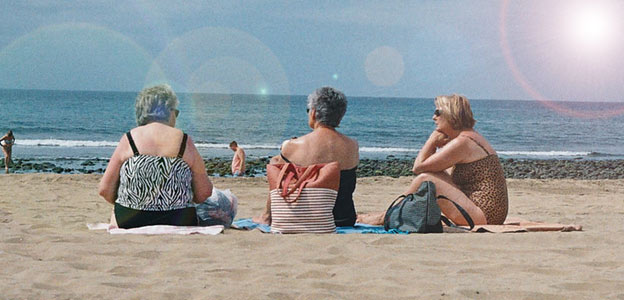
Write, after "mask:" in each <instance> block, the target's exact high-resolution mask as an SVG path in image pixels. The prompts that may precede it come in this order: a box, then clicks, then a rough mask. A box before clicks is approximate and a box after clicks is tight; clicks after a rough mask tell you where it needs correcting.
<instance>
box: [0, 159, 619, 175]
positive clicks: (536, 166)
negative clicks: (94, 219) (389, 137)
mask: <svg viewBox="0 0 624 300" xmlns="http://www.w3.org/2000/svg"><path fill="white" fill-rule="evenodd" d="M269 161H270V157H259V158H248V159H247V162H246V163H247V170H246V171H245V175H246V176H249V177H256V176H265V175H266V165H267V164H268V163H269ZM103 162H106V160H103V159H90V160H87V161H84V162H82V163H80V164H78V163H76V164H75V165H73V167H72V166H67V165H66V164H62V163H60V162H56V164H54V163H50V162H41V161H37V160H31V159H16V160H14V163H13V165H12V168H11V171H12V172H19V173H31V172H36V173H59V174H60V173H65V174H66V173H82V174H91V173H99V174H101V173H104V171H105V169H104V168H102V167H101V166H102V163H103ZM500 162H501V164H502V166H503V171H504V173H505V177H506V178H520V179H522V178H531V179H624V160H578V159H569V160H555V159H552V160H529V159H517V158H516V159H501V160H500ZM3 163H4V159H1V160H0V167H2V168H3V167H4V164H3ZM204 163H205V165H206V171H207V173H208V175H209V176H229V175H230V174H231V163H232V161H231V159H230V158H211V159H206V160H204ZM413 163H414V161H413V159H399V158H396V157H392V156H388V159H383V160H378V159H366V158H364V159H361V160H360V164H359V166H358V171H357V174H358V177H369V176H390V177H399V176H414V175H413V174H412V171H411V170H412V165H413ZM104 166H105V164H104Z"/></svg>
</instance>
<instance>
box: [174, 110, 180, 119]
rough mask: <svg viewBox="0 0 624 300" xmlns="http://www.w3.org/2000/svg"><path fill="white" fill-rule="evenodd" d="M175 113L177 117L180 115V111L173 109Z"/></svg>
mask: <svg viewBox="0 0 624 300" xmlns="http://www.w3.org/2000/svg"><path fill="white" fill-rule="evenodd" d="M173 113H174V114H175V116H176V118H177V117H178V116H179V115H180V111H179V110H177V109H173Z"/></svg>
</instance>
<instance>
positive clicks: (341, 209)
mask: <svg viewBox="0 0 624 300" xmlns="http://www.w3.org/2000/svg"><path fill="white" fill-rule="evenodd" d="M280 156H281V157H282V159H283V160H284V161H285V162H287V163H292V162H290V161H289V160H288V159H287V158H286V157H285V156H284V155H283V154H281V153H280ZM356 171H357V167H355V168H353V169H348V170H342V171H340V186H339V187H338V196H336V204H334V210H333V213H334V223H336V226H338V227H341V226H353V224H355V219H356V218H357V214H356V212H355V204H354V203H353V191H355V185H356V182H357V180H356V179H357V174H356Z"/></svg>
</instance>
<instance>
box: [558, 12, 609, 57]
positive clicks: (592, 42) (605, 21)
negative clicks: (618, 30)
mask: <svg viewBox="0 0 624 300" xmlns="http://www.w3.org/2000/svg"><path fill="white" fill-rule="evenodd" d="M614 26H615V24H614V21H613V19H612V16H611V14H610V13H609V12H608V11H607V10H606V9H604V8H601V7H575V8H574V10H573V11H571V12H570V13H569V14H568V16H567V25H566V28H567V30H566V31H567V33H568V34H567V35H568V38H569V40H570V42H572V43H573V44H575V45H576V46H577V47H582V48H584V49H586V50H589V49H594V50H598V49H606V48H608V47H609V43H610V41H611V40H612V39H614V38H615V37H614V36H613V35H614V34H615V32H614Z"/></svg>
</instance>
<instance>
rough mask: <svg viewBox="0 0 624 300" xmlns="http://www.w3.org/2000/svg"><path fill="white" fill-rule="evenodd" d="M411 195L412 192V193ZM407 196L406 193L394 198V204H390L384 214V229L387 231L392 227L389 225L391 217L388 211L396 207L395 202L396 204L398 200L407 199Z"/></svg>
mask: <svg viewBox="0 0 624 300" xmlns="http://www.w3.org/2000/svg"><path fill="white" fill-rule="evenodd" d="M410 195H411V194H410ZM405 198H407V196H406V195H399V196H398V197H397V198H396V199H394V201H392V204H390V206H388V209H386V214H385V215H384V230H386V231H387V230H388V229H390V228H389V227H388V219H389V218H390V214H389V213H388V211H389V210H390V209H391V208H392V207H394V204H395V203H396V202H397V201H399V200H403V199H405Z"/></svg>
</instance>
